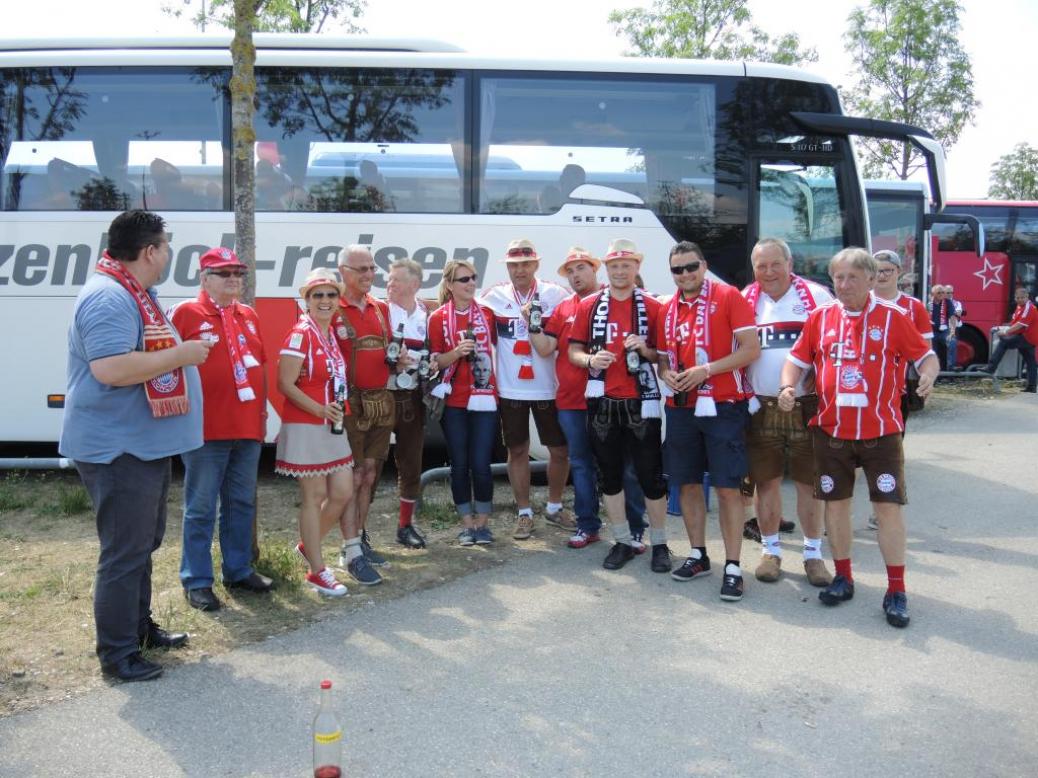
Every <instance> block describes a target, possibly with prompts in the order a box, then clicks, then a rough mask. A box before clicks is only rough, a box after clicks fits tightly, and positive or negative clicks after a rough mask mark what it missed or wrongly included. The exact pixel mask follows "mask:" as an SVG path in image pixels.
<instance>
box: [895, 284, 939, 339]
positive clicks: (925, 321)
mask: <svg viewBox="0 0 1038 778" xmlns="http://www.w3.org/2000/svg"><path fill="white" fill-rule="evenodd" d="M890 302H892V303H893V304H894V305H896V306H897V307H898V308H900V309H901V310H902V312H904V313H905V314H906V315H907V316H908V318H909V319H911V320H912V324H914V325H915V328H916V329H917V330H919V334H920V335H922V336H923V337H924V338H926V339H927V340H932V339H933V325H932V324H931V323H930V312H929V311H928V310H927V309H926V306H925V305H923V301H922V300H919V299H916V298H915V297H912V296H910V295H907V294H904V293H900V292H899V293H898V296H897V297H895V298H894V299H893V300H890Z"/></svg>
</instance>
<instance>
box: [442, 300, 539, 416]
mask: <svg viewBox="0 0 1038 778" xmlns="http://www.w3.org/2000/svg"><path fill="white" fill-rule="evenodd" d="M442 310H443V321H442V322H441V324H442V325H443V342H444V343H446V344H447V345H448V346H451V345H452V344H456V343H458V342H459V341H460V340H461V338H460V336H459V335H458V322H457V314H458V311H457V308H456V307H455V306H454V300H448V301H447V303H446V304H445V305H444V306H443V309H442ZM469 327H470V328H471V329H472V332H473V334H474V335H475V336H476V351H475V353H476V354H477V355H478V356H477V358H479V357H484V358H485V359H486V361H487V365H488V366H489V370H490V380H489V381H488V382H487V385H486V386H479V387H478V386H476V383H475V372H474V371H472V370H469V401H468V404H467V405H466V408H467V409H468V410H470V411H496V410H497V384H496V381H495V380H494V355H493V353H492V351H491V347H490V327H489V325H488V324H487V319H486V316H484V315H483V309H482V308H480V307H479V304H478V303H477V302H476V301H475V300H473V301H472V303H471V304H470V306H469ZM527 345H529V344H527ZM460 361H461V360H460V359H457V360H455V361H454V362H453V363H452V364H451V365H450V366H448V368H447V369H446V371H444V373H443V378H442V379H441V380H440V383H439V384H437V385H436V386H435V387H433V389H432V392H431V394H432V395H433V396H434V397H439V398H440V399H441V400H443V399H446V398H447V395H449V394H450V393H451V390H452V389H453V388H454V387H453V383H452V382H453V381H454V374H455V373H456V372H457V371H458V364H459V362H460Z"/></svg>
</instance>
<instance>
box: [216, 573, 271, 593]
mask: <svg viewBox="0 0 1038 778" xmlns="http://www.w3.org/2000/svg"><path fill="white" fill-rule="evenodd" d="M224 586H225V587H226V588H228V589H244V590H245V591H247V592H256V593H257V594H266V593H267V592H269V591H270V590H271V589H273V588H274V581H273V579H271V578H267V576H265V575H260V574H259V573H257V572H256V571H255V570H254V571H253V572H251V573H249V575H248V577H247V578H242V579H241V580H240V581H231V582H230V583H225V584H224Z"/></svg>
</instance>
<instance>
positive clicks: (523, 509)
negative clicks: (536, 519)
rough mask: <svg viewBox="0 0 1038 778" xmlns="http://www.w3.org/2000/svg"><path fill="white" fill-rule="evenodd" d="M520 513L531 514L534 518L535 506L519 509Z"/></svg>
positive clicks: (523, 514)
mask: <svg viewBox="0 0 1038 778" xmlns="http://www.w3.org/2000/svg"><path fill="white" fill-rule="evenodd" d="M519 515H520V516H529V517H530V518H531V519H532V518H533V508H520V509H519Z"/></svg>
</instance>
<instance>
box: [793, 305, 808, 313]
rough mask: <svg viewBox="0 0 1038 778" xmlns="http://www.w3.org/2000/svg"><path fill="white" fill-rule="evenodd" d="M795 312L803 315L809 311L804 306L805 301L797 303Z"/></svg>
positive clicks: (794, 308)
mask: <svg viewBox="0 0 1038 778" xmlns="http://www.w3.org/2000/svg"><path fill="white" fill-rule="evenodd" d="M793 313H795V314H796V315H797V316H803V315H804V314H805V313H807V308H805V307H804V304H803V303H797V304H796V305H794V306H793Z"/></svg>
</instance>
